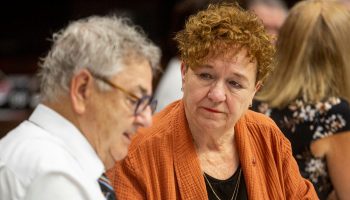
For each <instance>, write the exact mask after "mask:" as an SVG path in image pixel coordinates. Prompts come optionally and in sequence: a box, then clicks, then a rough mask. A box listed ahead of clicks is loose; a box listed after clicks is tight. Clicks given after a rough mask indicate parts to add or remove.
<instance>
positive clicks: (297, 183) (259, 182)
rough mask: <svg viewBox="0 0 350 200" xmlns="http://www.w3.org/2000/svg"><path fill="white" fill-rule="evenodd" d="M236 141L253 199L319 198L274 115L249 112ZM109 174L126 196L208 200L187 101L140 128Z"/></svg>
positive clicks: (119, 195)
mask: <svg viewBox="0 0 350 200" xmlns="http://www.w3.org/2000/svg"><path fill="white" fill-rule="evenodd" d="M235 142H236V144H237V146H238V151H239V158H240V164H241V166H242V169H243V174H244V180H245V182H246V185H247V193H248V198H249V199H251V200H262V199H318V198H317V195H316V193H315V190H314V188H313V186H312V184H311V183H310V182H309V181H307V180H305V179H304V178H302V177H301V175H300V173H299V169H298V166H297V164H296V162H295V160H294V158H293V157H292V152H291V146H290V143H289V141H288V140H287V139H286V138H285V137H284V135H283V134H282V133H281V131H280V130H279V129H278V128H277V126H276V125H275V123H274V122H273V121H272V120H271V119H269V118H267V117H266V116H264V115H262V114H258V113H255V112H253V111H247V113H246V114H245V115H244V116H243V117H242V118H241V119H240V120H239V121H238V122H237V124H236V126H235ZM108 176H109V178H110V179H111V182H112V184H113V186H114V188H115V190H116V194H117V198H118V199H122V200H124V199H132V200H134V199H149V200H160V199H167V200H168V199H186V200H187V199H195V200H198V199H208V197H207V191H206V187H205V182H204V178H203V172H202V170H201V168H200V163H199V159H198V157H197V154H196V151H195V147H194V143H193V140H192V136H191V133H190V131H189V128H188V124H187V120H186V116H185V112H184V106H183V103H182V101H178V102H175V103H173V104H171V105H170V106H168V107H167V108H165V109H164V110H163V111H162V112H160V113H159V114H157V115H156V116H155V117H154V120H153V125H152V126H151V127H149V128H144V129H141V130H140V131H139V133H138V134H137V135H136V137H135V138H134V139H133V141H132V144H131V145H130V149H129V153H128V156H127V157H126V158H125V159H124V160H123V161H120V162H118V163H117V164H116V166H115V167H114V168H113V169H112V170H110V171H109V172H108Z"/></svg>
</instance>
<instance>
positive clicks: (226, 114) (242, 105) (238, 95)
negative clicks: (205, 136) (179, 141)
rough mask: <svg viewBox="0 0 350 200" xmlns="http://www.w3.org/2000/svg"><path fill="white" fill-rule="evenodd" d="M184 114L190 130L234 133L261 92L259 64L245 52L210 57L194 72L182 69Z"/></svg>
mask: <svg viewBox="0 0 350 200" xmlns="http://www.w3.org/2000/svg"><path fill="white" fill-rule="evenodd" d="M181 72H182V86H183V92H184V96H183V101H184V105H185V112H186V117H187V120H188V122H189V124H190V126H195V127H197V128H199V129H202V130H210V129H215V130H218V129H222V130H225V129H232V128H233V127H234V124H235V123H236V122H237V121H238V119H239V118H240V117H241V116H242V114H244V112H245V111H246V110H247V109H248V107H249V105H250V104H251V103H252V99H253V97H254V95H255V92H256V91H257V90H258V88H259V85H260V84H259V83H256V72H257V64H256V61H255V60H254V61H252V59H250V58H249V57H247V51H246V50H245V49H242V50H240V51H239V52H237V54H235V55H233V56H231V57H227V56H226V57H223V56H217V57H209V58H208V59H205V61H204V62H203V63H202V64H200V65H199V66H197V67H196V68H195V69H191V68H187V69H186V67H185V66H184V65H182V69H181Z"/></svg>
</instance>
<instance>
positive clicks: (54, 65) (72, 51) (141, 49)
mask: <svg viewBox="0 0 350 200" xmlns="http://www.w3.org/2000/svg"><path fill="white" fill-rule="evenodd" d="M160 56H161V52H160V49H159V48H158V47H157V46H155V45H154V44H153V43H152V42H151V41H150V40H149V39H147V37H146V36H145V34H144V32H143V31H142V30H141V28H140V27H137V26H135V25H133V24H132V23H131V22H130V20H128V19H126V18H120V17H116V16H103V17H102V16H91V17H88V18H84V19H80V20H77V21H74V22H71V23H70V24H69V25H68V26H67V28H65V29H62V30H60V31H59V32H57V33H55V34H54V35H53V45H52V48H51V50H50V51H49V53H48V54H47V56H46V57H45V58H43V59H42V60H41V63H40V64H39V66H40V73H39V77H40V79H41V98H42V100H49V101H51V100H54V99H55V98H56V97H57V95H60V94H64V93H68V91H69V85H70V81H71V78H72V77H73V75H74V74H75V73H76V72H78V71H79V70H81V69H83V68H86V69H88V70H90V71H92V72H93V73H95V74H99V75H101V76H105V77H111V76H114V75H116V74H117V73H118V72H119V71H120V70H121V69H122V68H123V67H124V66H125V64H126V63H127V62H129V61H130V59H137V60H142V59H146V60H147V61H149V63H150V65H151V67H152V70H153V72H155V71H157V70H158V69H159V62H160Z"/></svg>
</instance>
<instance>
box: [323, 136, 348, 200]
mask: <svg viewBox="0 0 350 200" xmlns="http://www.w3.org/2000/svg"><path fill="white" fill-rule="evenodd" d="M326 159H327V165H328V170H329V175H330V177H331V180H332V183H333V186H334V190H335V192H336V194H337V196H338V198H339V199H350V171H349V166H350V131H347V132H344V133H339V134H337V135H334V136H331V137H329V149H328V151H327V152H326Z"/></svg>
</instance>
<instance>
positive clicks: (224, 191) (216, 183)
mask: <svg viewBox="0 0 350 200" xmlns="http://www.w3.org/2000/svg"><path fill="white" fill-rule="evenodd" d="M239 169H240V168H238V170H236V172H235V173H234V174H233V175H232V176H231V177H230V178H228V179H226V180H219V179H216V178H214V177H211V176H210V175H208V174H206V173H204V176H206V178H207V179H208V181H209V182H210V185H211V186H212V187H213V189H214V191H215V193H216V194H217V195H218V196H219V198H220V199H221V200H230V199H231V197H232V195H233V192H234V189H235V186H236V183H237V181H238V176H239ZM204 181H205V186H206V188H207V192H208V198H209V200H218V198H217V197H216V196H215V195H214V193H213V191H212V189H211V188H210V186H209V184H208V182H207V181H206V179H205V178H204ZM237 199H240V200H246V199H248V198H247V189H246V185H245V181H244V176H243V171H242V174H241V179H240V184H239V188H238V197H237Z"/></svg>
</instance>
